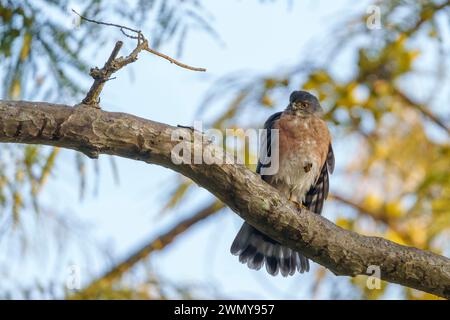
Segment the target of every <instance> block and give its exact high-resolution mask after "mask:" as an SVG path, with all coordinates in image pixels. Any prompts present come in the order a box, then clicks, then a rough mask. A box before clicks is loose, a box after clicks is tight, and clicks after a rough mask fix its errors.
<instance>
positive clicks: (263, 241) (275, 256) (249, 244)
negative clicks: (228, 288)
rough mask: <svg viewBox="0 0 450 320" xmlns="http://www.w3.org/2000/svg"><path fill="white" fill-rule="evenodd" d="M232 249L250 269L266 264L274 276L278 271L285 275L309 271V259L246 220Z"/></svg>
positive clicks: (259, 267) (268, 270) (257, 268)
mask: <svg viewBox="0 0 450 320" xmlns="http://www.w3.org/2000/svg"><path fill="white" fill-rule="evenodd" d="M230 251H231V253H232V254H233V255H236V256H239V261H240V262H241V263H246V264H247V266H248V267H249V268H250V269H254V270H259V269H261V267H262V266H263V264H265V265H266V270H267V272H268V273H269V274H271V275H272V276H276V275H277V274H278V271H280V272H281V274H282V275H283V277H287V276H288V275H293V274H294V273H295V270H297V271H298V272H300V273H303V272H305V271H306V272H308V271H309V261H308V259H306V258H305V257H303V256H302V255H301V254H299V253H298V252H297V251H293V250H291V249H290V248H287V247H284V246H282V245H281V244H280V243H278V242H277V241H275V240H272V239H271V238H269V237H267V236H266V235H265V234H263V233H261V232H260V231H258V230H256V229H255V228H254V227H252V226H251V225H249V224H248V223H246V222H244V224H243V225H242V227H241V229H240V230H239V232H238V234H237V235H236V238H235V239H234V241H233V244H232V245H231V249H230Z"/></svg>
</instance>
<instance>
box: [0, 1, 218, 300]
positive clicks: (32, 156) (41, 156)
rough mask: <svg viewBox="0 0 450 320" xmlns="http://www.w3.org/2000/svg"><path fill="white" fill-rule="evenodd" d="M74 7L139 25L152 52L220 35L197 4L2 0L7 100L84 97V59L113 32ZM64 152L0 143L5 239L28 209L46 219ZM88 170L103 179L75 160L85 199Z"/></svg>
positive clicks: (1, 62) (0, 216)
mask: <svg viewBox="0 0 450 320" xmlns="http://www.w3.org/2000/svg"><path fill="white" fill-rule="evenodd" d="M72 9H75V10H76V11H77V12H79V13H80V14H82V15H84V16H87V17H89V18H92V19H96V20H101V21H103V20H104V21H110V20H113V21H114V20H117V21H121V23H123V24H124V25H130V26H132V27H136V28H141V30H142V31H143V32H144V33H146V34H149V35H150V36H151V39H150V41H151V44H152V46H153V47H154V48H158V47H159V46H161V45H163V44H166V43H170V42H172V43H174V44H176V46H177V48H178V54H179V55H180V54H181V53H182V48H183V44H184V42H185V41H186V39H188V33H189V32H190V31H191V30H196V31H199V30H200V31H204V32H205V33H207V34H209V35H210V36H211V37H213V38H217V37H218V35H217V34H216V33H215V31H214V29H213V28H212V27H211V25H210V24H209V19H207V18H206V17H208V15H209V14H208V12H206V10H204V8H203V5H202V4H201V2H199V1H196V0H186V1H181V0H139V1H128V2H127V3H126V5H124V3H123V2H122V1H115V2H112V1H106V0H86V1H79V2H74V1H70V0H25V1H15V0H0V90H1V91H0V92H1V93H0V95H1V97H2V98H3V99H13V100H17V99H26V100H42V101H48V102H53V101H57V102H60V103H68V104H70V103H73V104H74V103H77V102H78V101H80V100H81V98H82V96H83V94H84V93H85V92H86V86H87V82H86V81H80V79H83V80H88V81H90V79H89V75H88V71H89V67H92V66H93V63H92V62H90V61H88V60H87V59H85V57H89V59H91V58H92V55H93V53H95V52H96V51H98V49H100V48H101V47H102V46H103V45H104V44H105V43H106V42H108V40H109V39H110V38H111V30H110V29H109V28H101V27H100V26H99V25H96V24H92V23H87V22H84V21H80V19H79V18H78V17H77V16H76V15H75V14H74V13H72V11H71V10H72ZM115 31H116V32H117V33H119V31H118V30H115ZM59 151H60V150H59V149H58V148H53V149H52V148H49V147H40V146H22V145H5V144H3V145H0V223H1V225H0V230H1V231H2V234H4V235H6V234H7V231H14V230H17V229H18V228H19V229H20V228H21V227H22V225H23V224H26V223H28V222H29V218H30V216H29V215H26V216H23V215H24V214H25V209H31V211H34V212H35V213H36V215H35V216H34V218H36V219H42V218H43V217H42V216H40V215H39V213H40V212H41V211H42V208H41V206H40V203H39V194H40V191H41V190H42V188H43V187H44V185H45V182H46V181H47V179H48V177H49V176H51V174H52V172H53V171H54V170H55V165H56V164H57V163H58V161H60V160H59V158H58V154H59ZM88 165H92V166H93V171H94V173H95V176H98V175H99V171H100V167H99V165H98V162H89V161H86V158H85V157H84V156H83V155H80V154H76V155H75V168H76V170H77V172H78V174H79V193H80V198H83V196H84V194H85V190H86V187H87V183H88V181H87V179H86V172H87V171H88V168H87V166H88ZM111 168H112V173H113V176H114V179H115V180H116V182H118V180H119V178H118V171H117V168H116V165H115V162H114V160H113V159H112V158H111ZM95 189H96V190H97V189H98V185H96V186H95ZM44 217H46V215H44ZM24 229H26V228H24ZM66 231H67V230H66ZM72 231H74V230H72ZM77 231H78V230H77ZM8 234H9V233H8ZM16 234H21V236H23V237H21V238H20V239H18V241H20V242H27V241H28V239H27V237H28V236H29V235H27V234H25V233H24V232H16ZM12 238H13V237H12ZM3 245H5V244H4V243H3ZM7 269H8V265H2V266H0V272H8V270H7ZM39 287H40V288H42V290H36V291H35V294H40V293H43V292H44V291H45V290H44V287H45V286H44V287H43V286H41V285H39ZM49 290H50V289H49ZM18 291H23V292H24V296H25V297H27V296H30V294H29V292H31V291H33V290H28V289H23V290H19V289H18Z"/></svg>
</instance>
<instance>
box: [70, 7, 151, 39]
mask: <svg viewBox="0 0 450 320" xmlns="http://www.w3.org/2000/svg"><path fill="white" fill-rule="evenodd" d="M72 12H73V13H75V14H76V15H77V16H79V17H80V18H81V19H83V20H86V21H88V22H92V23H96V24H101V25H104V26H110V27H116V28H119V29H121V30H128V31H131V32H135V33H137V34H142V32H141V30H136V29H132V28H129V27H127V26H123V25H120V24H116V23H109V22H102V21H97V20H93V19H89V18H86V17H85V16H82V15H81V14H79V13H78V12H76V11H75V10H74V9H72Z"/></svg>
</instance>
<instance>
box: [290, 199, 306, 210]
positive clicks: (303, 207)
mask: <svg viewBox="0 0 450 320" xmlns="http://www.w3.org/2000/svg"><path fill="white" fill-rule="evenodd" d="M291 202H292V203H293V204H295V206H296V207H297V209H298V210H300V211H301V210H308V208H307V207H305V205H304V204H303V203H299V202H297V201H295V200H291Z"/></svg>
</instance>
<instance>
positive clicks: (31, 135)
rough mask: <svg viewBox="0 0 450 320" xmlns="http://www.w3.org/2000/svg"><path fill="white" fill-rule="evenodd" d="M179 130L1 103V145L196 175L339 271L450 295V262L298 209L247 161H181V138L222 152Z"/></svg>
mask: <svg viewBox="0 0 450 320" xmlns="http://www.w3.org/2000/svg"><path fill="white" fill-rule="evenodd" d="M174 130H185V133H186V134H190V133H191V130H189V129H183V128H177V127H172V126H169V125H166V124H162V123H158V122H154V121H150V120H145V119H142V118H138V117H136V116H133V115H129V114H125V113H115V112H106V111H102V110H100V109H96V108H90V107H85V106H84V105H78V106H76V107H69V106H65V105H57V104H49V103H42V102H25V101H0V142H9V143H29V144H44V145H52V146H58V147H63V148H69V149H73V150H77V151H80V152H83V153H84V154H86V155H88V156H89V157H97V156H98V155H99V154H109V155H116V156H120V157H125V158H130V159H134V160H139V161H145V162H147V163H151V164H157V165H161V166H164V167H166V168H169V169H172V170H174V171H176V172H179V173H181V174H183V175H184V176H186V177H189V178H191V179H192V180H193V181H194V182H196V183H197V184H199V185H200V186H202V187H204V188H205V189H207V190H209V191H210V192H211V193H213V194H214V195H215V196H216V197H217V198H218V199H220V200H221V201H222V202H223V203H225V204H226V205H227V206H229V207H230V208H231V209H232V210H233V211H234V212H236V213H237V214H238V215H240V216H241V217H242V218H243V219H245V220H246V221H247V222H249V223H250V224H251V225H253V226H255V227H256V228H258V229H259V230H261V231H262V232H264V233H266V234H267V235H268V236H270V237H271V238H273V239H275V240H277V241H279V242H280V243H282V244H283V245H286V246H288V247H290V248H292V249H294V250H298V251H300V252H302V253H303V254H304V255H305V256H306V257H308V258H310V259H312V260H313V261H315V262H317V263H319V264H321V265H323V266H325V267H326V268H328V269H330V270H331V271H332V272H333V273H335V274H336V275H345V276H356V275H365V274H367V273H366V272H367V268H368V267H369V266H372V265H375V266H379V267H380V270H381V279H383V280H386V281H388V282H393V283H398V284H401V285H404V286H408V287H411V288H415V289H419V290H422V291H426V292H429V293H432V294H435V295H438V296H441V297H446V298H450V259H448V258H446V257H443V256H440V255H437V254H434V253H432V252H428V251H424V250H419V249H416V248H412V247H407V246H402V245H399V244H396V243H393V242H391V241H388V240H386V239H382V238H378V237H367V236H363V235H359V234H357V233H355V232H352V231H348V230H344V229H342V228H340V227H338V226H336V225H335V224H333V223H332V222H330V221H328V220H327V219H325V218H324V217H322V216H320V215H316V214H314V213H312V212H310V211H307V210H301V211H298V210H297V209H296V207H295V206H293V205H292V203H290V202H289V201H288V200H287V199H286V198H284V197H283V196H282V195H281V194H280V193H279V192H278V191H277V190H276V189H275V188H273V187H271V186H270V185H268V184H266V183H265V182H264V181H262V180H261V178H260V177H259V176H258V175H256V174H255V173H253V172H251V171H250V170H248V169H247V168H246V167H245V166H243V165H232V164H209V165H208V164H206V163H204V162H203V163H201V164H180V165H176V164H174V162H173V161H172V151H173V148H174V147H175V146H176V145H177V144H179V143H180V142H182V143H184V144H186V145H187V146H188V147H189V148H191V150H198V148H202V149H200V150H206V151H207V152H205V153H208V154H214V155H216V156H220V155H221V154H222V155H223V152H224V151H223V149H221V148H219V147H217V146H215V145H213V144H211V143H210V142H209V140H208V139H206V138H205V139H196V138H193V139H184V140H176V141H173V140H172V138H171V137H172V133H173V132H174ZM175 156H176V155H175ZM225 156H226V155H225Z"/></svg>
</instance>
